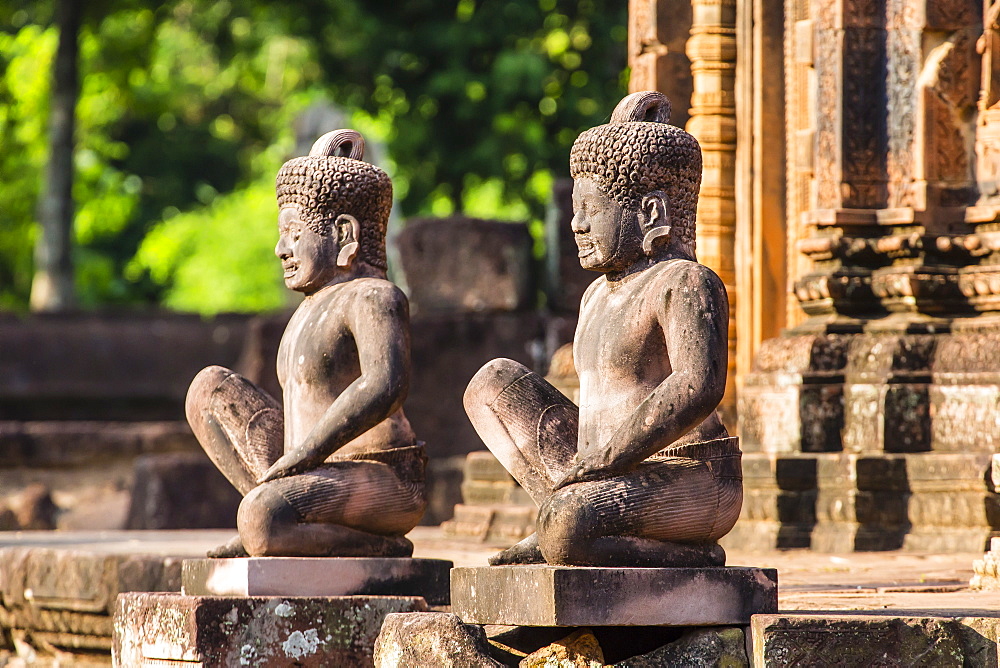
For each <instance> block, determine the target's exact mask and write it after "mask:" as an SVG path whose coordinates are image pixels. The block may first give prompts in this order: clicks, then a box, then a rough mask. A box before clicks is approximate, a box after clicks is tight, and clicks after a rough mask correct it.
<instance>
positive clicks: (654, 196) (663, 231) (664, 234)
mask: <svg viewBox="0 0 1000 668" xmlns="http://www.w3.org/2000/svg"><path fill="white" fill-rule="evenodd" d="M639 209H640V211H641V212H642V220H641V224H642V230H643V232H644V233H645V234H644V235H643V237H642V251H643V252H644V253H645V254H646V255H647V256H652V255H653V254H654V253H655V252H656V250H655V248H654V247H655V246H660V245H662V244H664V243H666V242H667V241H669V239H670V199H669V198H668V197H667V194H666V193H665V192H662V191H660V190H656V191H654V192H651V193H649V194H648V195H646V196H645V197H643V198H642V203H641V204H640V205H639Z"/></svg>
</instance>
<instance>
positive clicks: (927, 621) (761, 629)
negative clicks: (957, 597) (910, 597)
mask: <svg viewBox="0 0 1000 668" xmlns="http://www.w3.org/2000/svg"><path fill="white" fill-rule="evenodd" d="M998 621H1000V620H998V619H995V618H985V617H978V618H971V617H962V618H958V617H956V618H946V617H936V616H931V615H927V616H898V617H897V616H888V615H886V616H882V615H865V614H856V615H831V614H829V613H822V614H812V615H810V614H802V615H795V614H781V615H758V616H756V617H754V618H753V621H752V627H751V634H752V637H753V656H754V665H757V666H767V667H768V668H783V667H785V666H876V665H877V666H963V665H965V666H986V665H996V661H997V654H996V652H997V645H996V637H997V636H996V633H997V627H998V624H997V622H998Z"/></svg>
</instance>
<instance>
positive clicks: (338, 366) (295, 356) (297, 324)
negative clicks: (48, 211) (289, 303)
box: [278, 297, 360, 393]
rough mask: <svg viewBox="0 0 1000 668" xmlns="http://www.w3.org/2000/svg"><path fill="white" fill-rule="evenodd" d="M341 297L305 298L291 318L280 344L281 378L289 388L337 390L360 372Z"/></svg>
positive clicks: (279, 367) (321, 390)
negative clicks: (308, 299)
mask: <svg viewBox="0 0 1000 668" xmlns="http://www.w3.org/2000/svg"><path fill="white" fill-rule="evenodd" d="M338 301H339V300H337V299H336V298H335V297H331V298H327V299H323V300H316V301H315V302H313V303H306V302H304V303H303V304H302V305H301V306H300V307H299V308H298V310H296V312H295V314H294V315H293V316H292V318H291V320H290V321H289V323H288V327H287V328H286V329H285V333H284V335H283V336H282V338H281V343H280V345H279V347H278V380H279V381H280V382H281V386H282V387H283V388H285V390H286V392H287V391H288V389H289V388H290V387H298V388H312V389H313V390H314V391H319V392H321V393H322V392H325V391H333V392H337V391H339V389H341V387H343V386H346V385H347V384H350V382H351V381H353V380H354V378H356V377H357V376H358V375H360V367H359V364H358V351H357V346H356V345H355V343H354V339H353V337H352V335H351V332H350V330H349V329H348V327H347V323H346V321H345V313H344V311H343V309H342V305H341V304H339V303H338ZM345 381H346V382H345Z"/></svg>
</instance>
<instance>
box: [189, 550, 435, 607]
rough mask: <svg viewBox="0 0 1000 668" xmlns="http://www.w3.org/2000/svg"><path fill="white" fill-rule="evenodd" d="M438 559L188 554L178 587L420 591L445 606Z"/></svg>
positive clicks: (217, 591) (215, 592) (199, 592)
mask: <svg viewBox="0 0 1000 668" xmlns="http://www.w3.org/2000/svg"><path fill="white" fill-rule="evenodd" d="M451 567H452V562H450V561H445V560H443V559H409V558H407V559H401V558H358V557H336V558H329V559H319V558H307V557H252V558H248V559H187V560H185V561H184V564H183V567H182V568H183V571H182V575H181V592H182V593H184V594H187V595H190V596H352V595H357V594H364V595H380V596H421V597H423V598H424V599H425V600H426V601H427V603H429V604H431V605H447V604H448V599H449V583H448V573H449V571H450V570H451Z"/></svg>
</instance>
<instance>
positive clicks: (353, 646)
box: [112, 593, 427, 668]
mask: <svg viewBox="0 0 1000 668" xmlns="http://www.w3.org/2000/svg"><path fill="white" fill-rule="evenodd" d="M426 610H427V604H426V603H425V602H424V600H423V599H422V598H420V597H417V596H333V597H323V596H314V597H288V596H268V597H249V598H244V597H228V596H219V597H216V596H211V597H209V596H184V595H181V594H149V593H145V594H140V593H129V594H122V595H121V596H119V597H118V601H117V606H116V608H115V617H114V648H113V651H112V660H113V662H114V665H115V666H119V667H121V668H127V667H131V666H148V665H174V664H175V663H176V664H177V665H181V664H186V663H191V664H193V665H204V666H256V667H260V668H263V667H270V666H274V667H278V666H289V665H295V666H303V667H307V666H314V667H317V668H319V667H328V666H366V665H367V666H370V665H372V656H373V647H374V645H375V638H376V637H377V636H378V633H379V630H380V629H381V627H382V621H383V620H384V619H385V617H386V615H388V614H390V613H397V612H424V611H426Z"/></svg>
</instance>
